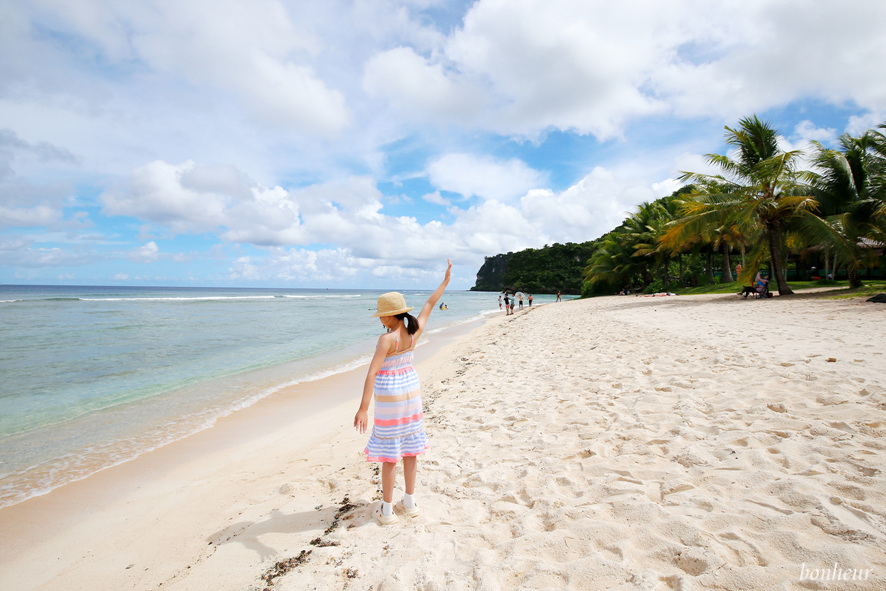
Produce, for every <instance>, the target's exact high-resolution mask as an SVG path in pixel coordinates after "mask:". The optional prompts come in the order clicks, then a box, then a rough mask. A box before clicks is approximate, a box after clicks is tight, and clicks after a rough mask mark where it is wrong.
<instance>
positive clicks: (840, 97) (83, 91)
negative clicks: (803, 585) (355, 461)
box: [0, 0, 886, 289]
mask: <svg viewBox="0 0 886 591" xmlns="http://www.w3.org/2000/svg"><path fill="white" fill-rule="evenodd" d="M884 22H886V3H884V2H881V1H880V0H869V1H865V0H854V1H853V2H844V1H842V0H765V1H764V0H746V1H742V2H733V1H724V2H698V1H667V2H664V1H657V0H646V1H632V0H628V1H624V2H598V1H595V0H478V1H477V2H443V1H435V0H399V1H396V0H362V1H357V0H355V1H351V2H342V1H337V0H327V1H324V2H322V3H321V2H315V1H287V0H251V1H250V2H241V1H234V0H178V1H171V0H170V1H157V0H146V1H142V2H113V1H103V0H64V1H62V0H29V1H28V2H20V1H15V0H0V283H12V284H25V283H31V284H91V285H97V284H100V285H174V286H256V287H273V286H280V287H366V288H370V287H371V288H403V289H408V288H425V287H430V286H433V285H435V284H436V282H437V281H438V280H439V277H440V274H441V272H442V270H443V268H444V265H445V261H446V258H448V257H451V258H452V260H453V263H454V265H455V267H454V280H453V283H452V287H454V288H468V287H470V286H471V285H473V282H474V279H475V276H476V272H477V270H478V269H479V267H480V265H481V264H482V263H483V258H484V256H491V255H494V254H497V253H500V252H508V251H517V250H521V249H524V248H536V247H541V246H543V245H545V244H553V243H555V242H582V241H585V240H592V239H594V238H598V237H599V236H601V235H602V234H604V233H605V232H607V231H609V230H611V229H612V228H614V227H616V226H617V225H618V224H619V223H621V221H622V220H623V219H624V217H625V215H627V213H628V212H629V211H631V210H633V208H634V207H635V206H636V205H637V204H639V203H641V202H643V201H650V200H653V199H655V198H657V197H661V196H663V195H667V194H670V193H671V192H672V191H674V190H675V189H677V188H678V187H679V184H678V183H677V181H676V180H675V179H676V178H677V177H678V176H679V174H680V172H681V171H684V170H692V171H699V172H702V171H704V170H705V165H704V160H703V155H704V154H706V153H712V152H722V151H723V150H724V149H725V146H724V144H723V128H724V126H726V125H728V126H735V125H737V123H738V121H739V119H740V118H742V117H745V116H749V115H753V114H756V115H758V116H759V117H761V118H762V119H764V120H768V121H770V122H771V123H772V124H773V125H774V126H775V127H776V128H777V129H778V130H779V131H780V132H781V134H782V136H783V138H782V141H783V143H784V144H785V146H786V147H791V148H798V149H808V147H809V143H810V142H811V141H812V140H817V141H820V142H823V143H825V144H826V145H828V144H831V143H832V142H833V141H834V140H835V139H836V138H837V137H838V136H839V135H840V134H842V133H846V132H849V133H861V132H863V131H864V130H866V129H869V128H873V127H876V126H877V125H879V124H881V123H884V122H886V78H884V77H883V76H882V74H881V70H882V65H881V64H883V63H886V36H884V35H882V31H881V29H882V23H884Z"/></svg>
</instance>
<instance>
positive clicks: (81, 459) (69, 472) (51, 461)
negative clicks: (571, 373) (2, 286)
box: [0, 296, 491, 509]
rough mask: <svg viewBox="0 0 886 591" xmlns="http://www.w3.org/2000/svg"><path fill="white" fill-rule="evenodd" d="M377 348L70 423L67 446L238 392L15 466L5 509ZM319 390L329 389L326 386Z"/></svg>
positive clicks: (275, 368)
mask: <svg viewBox="0 0 886 591" xmlns="http://www.w3.org/2000/svg"><path fill="white" fill-rule="evenodd" d="M268 297H270V296H268ZM293 297H295V296H293ZM305 297H307V296H305ZM490 315H491V314H490V313H482V312H481V313H480V314H478V315H477V316H476V317H471V318H467V319H464V320H461V321H459V322H457V323H455V324H452V325H447V326H443V327H439V328H435V329H433V331H432V332H429V333H428V335H427V337H426V339H423V341H424V342H423V343H422V344H421V345H422V346H423V347H424V346H427V345H428V344H433V342H434V340H436V339H437V335H443V336H444V338H447V337H446V336H445V335H447V334H448V333H449V332H452V331H455V332H456V333H460V332H462V331H463V330H464V328H463V327H465V326H467V327H470V326H474V325H475V324H477V323H478V322H482V321H483V319H484V318H488V317H489V316H490ZM372 347H374V337H373V338H372V339H369V340H366V341H365V342H360V343H354V344H349V345H346V346H344V347H342V348H340V349H338V350H336V351H329V352H324V353H320V354H318V355H316V356H314V357H312V358H307V359H299V360H293V361H288V362H285V363H281V364H276V365H271V366H267V367H260V368H257V369H252V370H247V371H244V372H238V373H234V374H231V375H228V376H223V377H214V378H210V379H208V380H206V381H204V382H201V383H199V384H196V385H192V386H187V387H184V386H183V387H180V388H176V389H174V390H170V391H169V392H166V393H163V394H162V395H160V396H158V397H155V398H150V399H145V400H135V401H132V402H130V403H126V404H124V405H120V406H116V407H112V408H110V409H105V410H103V411H100V412H99V413H97V414H95V415H86V416H82V417H75V418H74V419H72V422H71V423H70V424H69V423H68V422H64V423H60V424H59V425H57V431H55V432H54V433H52V436H53V437H57V438H59V439H60V440H63V439H64V438H66V437H74V436H76V434H77V433H78V429H79V430H82V428H83V427H82V424H88V423H89V422H90V421H92V422H96V424H97V425H98V428H101V425H103V424H105V423H107V422H108V421H109V419H108V416H109V415H112V414H113V415H119V417H118V418H119V419H121V420H123V421H126V420H127V417H131V416H132V415H133V413H136V412H137V410H138V409H139V408H141V410H142V412H145V411H147V413H148V416H150V415H152V414H157V415H158V416H159V414H158V412H160V411H158V409H157V407H158V405H159V406H162V400H163V399H165V398H170V397H172V398H175V397H182V396H185V397H187V396H189V395H190V394H196V395H197V400H201V399H205V398H206V395H205V393H206V392H209V391H211V390H212V389H220V390H222V391H231V392H232V393H236V394H234V395H233V396H230V397H229V398H228V399H221V398H220V399H218V400H211V401H210V402H212V404H211V405H210V406H206V407H201V406H194V405H191V408H190V410H188V411H187V413H186V414H184V415H180V416H173V415H170V416H168V417H165V418H163V420H161V421H160V422H158V423H156V424H152V425H151V424H147V423H145V424H143V425H139V426H138V431H137V432H133V433H132V434H131V435H130V436H128V437H124V436H122V435H120V434H116V435H115V436H114V438H113V439H111V440H108V441H103V440H96V441H95V442H91V443H88V444H86V445H85V446H84V447H81V448H79V449H77V450H75V451H71V452H68V453H65V454H64V455H62V456H57V457H54V458H48V459H45V460H41V461H39V462H37V463H34V464H31V465H26V464H23V465H22V466H20V467H16V468H10V469H9V472H8V473H6V474H4V475H3V485H4V487H3V489H2V490H0V509H3V508H5V507H12V506H15V505H17V504H19V503H21V502H24V501H26V500H28V499H31V498H36V497H39V496H42V495H45V494H48V493H50V492H52V491H53V490H56V489H58V488H60V487H63V486H66V485H67V484H70V483H73V482H78V481H81V480H84V479H86V478H90V477H91V476H92V475H94V474H97V473H99V472H102V471H104V470H108V469H111V468H114V467H115V466H119V465H122V464H125V463H127V462H131V461H133V460H135V459H137V458H138V457H140V456H142V455H145V454H146V453H150V452H152V451H155V450H157V449H161V448H163V447H165V446H167V445H171V444H173V443H175V442H177V441H181V440H184V439H187V438H188V437H191V436H193V435H196V434H198V433H200V432H202V431H205V430H207V429H212V428H214V427H215V425H217V424H218V422H219V421H222V420H224V419H225V418H226V417H229V416H231V415H232V414H236V413H238V412H240V411H242V410H245V409H248V408H250V407H252V406H254V405H255V404H259V403H261V401H263V400H265V399H268V398H271V397H274V396H276V395H278V394H279V393H281V392H288V391H289V390H291V389H293V388H296V387H300V386H301V385H305V384H307V385H308V386H305V387H307V388H309V389H310V388H312V386H310V384H315V383H318V382H321V383H322V380H325V379H328V378H330V377H335V376H337V375H340V374H344V373H348V372H350V371H354V370H355V369H359V368H362V367H365V366H366V365H367V364H368V363H369V360H370V358H371V356H370V355H367V353H366V352H367V351H371V350H372ZM292 372H294V373H292ZM320 389H321V390H322V386H321V387H320ZM176 404H180V403H176ZM68 431H70V433H68ZM38 434H39V431H38ZM35 437H36V436H35V435H33V434H31V433H29V432H24V433H22V434H20V435H15V436H13V438H21V439H22V442H19V443H18V445H19V446H22V445H25V444H30V445H39V443H40V441H34V442H30V441H29V440H30V439H35Z"/></svg>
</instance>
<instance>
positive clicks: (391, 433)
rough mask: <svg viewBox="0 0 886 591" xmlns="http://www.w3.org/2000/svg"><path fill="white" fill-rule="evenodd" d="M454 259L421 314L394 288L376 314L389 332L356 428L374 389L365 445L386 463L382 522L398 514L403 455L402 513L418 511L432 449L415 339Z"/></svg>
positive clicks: (379, 511) (377, 513)
mask: <svg viewBox="0 0 886 591" xmlns="http://www.w3.org/2000/svg"><path fill="white" fill-rule="evenodd" d="M451 272H452V261H447V267H446V275H445V277H444V278H443V282H442V283H441V284H440V286H439V287H438V288H437V289H436V290H435V291H434V293H432V294H431V296H430V297H429V298H428V300H427V301H426V302H425V305H424V306H423V307H422V309H421V312H420V313H419V315H418V318H416V317H415V316H413V315H411V314H409V311H410V310H412V308H411V307H409V308H408V307H406V300H405V299H404V298H403V295H402V294H400V293H397V292H390V293H386V294H383V295H381V296H379V298H378V306H377V310H378V311H377V312H376V313H375V314H373V316H377V317H378V318H379V320H381V323H382V325H383V326H384V327H385V328H386V329H387V332H386V333H385V334H383V335H381V336H380V337H379V338H378V344H377V345H376V347H375V355H373V357H372V361H371V362H370V364H369V373H368V374H367V376H366V382H364V384H363V398H362V400H361V401H360V409H359V410H358V411H357V415H356V416H355V417H354V427H355V428H356V429H357V431H359V432H360V433H365V432H366V426H367V423H368V412H369V400H370V399H371V398H372V395H373V392H374V393H375V416H374V421H373V426H372V435H371V436H370V437H369V443H367V444H366V450H365V451H366V459H367V460H369V461H370V462H382V469H381V484H382V499H383V500H382V502H381V503H379V505H378V506H377V507H376V508H375V510H374V511H373V514H372V516H373V517H374V518H375V519H376V520H377V521H378V522H379V523H381V524H382V525H389V524H391V523H394V522H395V521H397V515H396V514H395V513H394V509H393V500H394V478H395V476H396V469H397V462H399V461H400V460H401V459H402V460H403V478H404V480H405V484H406V486H405V491H406V492H405V494H404V495H403V504H402V507H403V512H404V513H406V515H409V516H410V517H415V516H416V515H418V506H417V505H416V504H415V499H414V498H413V495H414V494H415V473H416V467H417V460H416V456H418V455H419V454H422V453H424V451H425V450H426V449H427V448H428V446H429V444H428V438H427V436H426V435H425V432H424V427H423V424H422V410H421V389H420V387H419V381H418V374H416V373H415V369H414V368H413V367H412V352H413V350H414V349H415V341H416V340H418V337H419V336H421V333H422V331H423V330H424V327H425V324H426V323H427V321H428V317H429V316H430V315H431V312H432V311H433V310H434V306H435V305H436V303H437V301H438V300H439V299H440V297H441V296H442V295H443V292H444V291H445V290H446V286H447V285H448V284H449V276H450V274H451Z"/></svg>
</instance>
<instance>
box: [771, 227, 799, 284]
mask: <svg viewBox="0 0 886 591" xmlns="http://www.w3.org/2000/svg"><path fill="white" fill-rule="evenodd" d="M766 238H767V239H768V240H769V257H770V258H771V259H772V275H773V276H774V277H775V281H776V283H777V284H778V295H783V296H784V295H791V294H793V293H794V292H793V291H791V288H790V287H788V283H787V281H785V277H784V273H782V265H781V244H780V243H781V236H780V234H779V227H778V222H767V223H766Z"/></svg>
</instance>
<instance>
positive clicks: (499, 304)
mask: <svg viewBox="0 0 886 591" xmlns="http://www.w3.org/2000/svg"><path fill="white" fill-rule="evenodd" d="M498 309H499V310H501V295H499V296H498Z"/></svg>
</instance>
